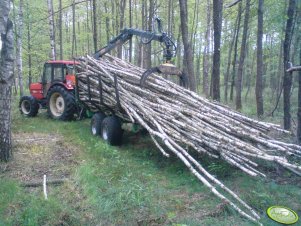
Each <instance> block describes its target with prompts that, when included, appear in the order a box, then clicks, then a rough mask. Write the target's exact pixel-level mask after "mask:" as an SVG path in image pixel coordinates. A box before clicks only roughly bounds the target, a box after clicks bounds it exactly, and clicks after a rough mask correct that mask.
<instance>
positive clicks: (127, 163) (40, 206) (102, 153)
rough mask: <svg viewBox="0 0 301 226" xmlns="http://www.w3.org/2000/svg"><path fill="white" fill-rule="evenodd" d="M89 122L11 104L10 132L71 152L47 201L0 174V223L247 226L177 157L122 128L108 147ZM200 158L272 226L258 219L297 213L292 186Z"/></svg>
mask: <svg viewBox="0 0 301 226" xmlns="http://www.w3.org/2000/svg"><path fill="white" fill-rule="evenodd" d="M89 123H90V122H89V120H83V121H73V122H59V121H55V120H51V119H49V118H47V116H46V113H45V112H44V113H40V114H39V115H38V117H36V118H24V117H22V116H21V115H19V113H18V111H17V109H16V107H15V108H14V113H13V125H12V128H13V133H14V134H17V135H21V134H23V133H24V134H33V133H35V134H41V135H43V134H44V135H45V134H52V135H53V136H56V137H57V136H58V137H61V139H62V141H57V142H63V143H64V145H63V147H64V148H68V147H69V148H70V150H73V149H74V148H75V149H78V150H79V151H76V152H72V153H73V155H74V156H73V157H72V158H74V161H75V162H76V164H75V165H72V166H70V167H71V174H70V175H69V177H70V182H67V183H65V184H63V185H61V186H57V187H55V186H53V187H50V188H49V200H47V201H46V200H44V199H43V194H42V191H41V188H33V189H28V188H23V187H22V186H21V182H20V180H19V179H18V178H10V177H9V176H8V174H7V173H6V172H3V173H1V174H0V203H1V204H0V225H246V226H247V225H254V224H253V223H251V222H249V221H247V220H246V219H244V218H241V217H240V216H239V215H238V214H237V213H236V212H235V211H233V210H232V209H231V208H228V207H223V208H220V200H219V199H217V198H215V196H213V195H212V194H211V193H210V192H209V190H208V189H207V188H206V187H205V186H204V185H202V184H201V183H200V182H198V181H197V180H196V178H195V177H194V176H193V175H191V174H190V173H189V171H188V169H186V167H185V166H184V165H183V164H182V163H181V162H180V161H179V160H178V159H176V158H173V157H171V158H169V159H166V158H164V157H162V155H161V153H160V152H159V151H158V150H157V149H156V147H155V146H154V145H153V144H152V142H151V140H150V138H149V137H148V136H138V135H135V134H130V133H126V134H125V139H124V143H125V144H124V145H123V146H122V147H111V146H108V145H107V144H105V143H104V142H103V141H102V140H101V139H99V138H97V137H92V136H91V134H90V129H89ZM45 145H47V144H46V143H45ZM24 147H25V146H24ZM36 148H39V146H38V145H36V146H35V149H36ZM40 148H43V147H42V146H41V145H40ZM53 148H54V147H53ZM47 150H49V151H51V148H49V149H47ZM22 151H23V152H30V150H26V149H25V150H22ZM61 151H64V150H63V149H62V150H61ZM34 152H35V153H36V152H38V150H34ZM16 153H17V151H16ZM17 157H18V155H15V159H14V160H13V161H12V164H13V163H14V161H16V160H17V159H16V158H17ZM201 162H202V163H203V165H204V166H205V167H206V168H207V169H208V170H209V171H210V172H211V173H212V174H213V175H216V177H217V178H218V179H220V180H222V181H223V182H224V183H225V184H226V185H227V186H229V187H230V188H231V189H233V190H234V191H235V192H237V193H238V194H239V195H240V196H241V197H242V198H243V199H244V200H245V201H246V202H247V203H249V204H250V205H251V206H253V207H254V208H255V209H256V210H257V211H258V212H259V213H260V215H261V216H262V222H263V223H264V224H265V225H279V224H277V223H274V222H273V221H271V220H270V219H269V218H267V217H266V214H265V211H266V209H267V208H268V207H269V206H271V205H285V206H288V207H290V208H292V209H294V210H295V211H297V212H298V213H299V215H300V214H301V204H300V201H299V200H301V190H300V187H299V186H297V185H294V184H279V183H277V182H275V180H271V179H270V180H263V179H254V178H250V177H249V176H246V175H245V174H243V173H241V172H240V171H238V170H236V169H234V168H232V167H231V166H229V165H227V164H225V163H224V162H213V161H211V160H210V159H208V158H206V157H202V159H201ZM1 164H2V165H3V163H0V166H1ZM62 164H64V163H62ZM24 167H26V165H25V166H24ZM0 169H1V167H0ZM51 170H56V168H55V169H51ZM219 208H220V209H219Z"/></svg>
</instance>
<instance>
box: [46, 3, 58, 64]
mask: <svg viewBox="0 0 301 226" xmlns="http://www.w3.org/2000/svg"><path fill="white" fill-rule="evenodd" d="M47 7H48V16H49V37H50V48H51V54H50V58H51V59H52V60H56V47H55V30H54V16H53V3H52V0H47Z"/></svg>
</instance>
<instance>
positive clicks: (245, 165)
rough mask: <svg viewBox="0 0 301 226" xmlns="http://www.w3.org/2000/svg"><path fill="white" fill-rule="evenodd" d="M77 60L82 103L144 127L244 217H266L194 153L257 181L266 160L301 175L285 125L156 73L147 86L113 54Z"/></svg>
mask: <svg viewBox="0 0 301 226" xmlns="http://www.w3.org/2000/svg"><path fill="white" fill-rule="evenodd" d="M77 60H78V62H79V63H80V64H79V65H78V69H79V73H78V74H77V79H78V80H77V81H78V90H79V98H80V100H81V101H82V102H84V103H85V104H86V105H88V106H89V107H90V109H92V110H94V111H97V110H99V109H100V110H103V111H106V110H108V109H110V110H111V111H112V112H114V113H115V114H116V115H117V116H119V117H121V118H123V119H124V120H126V121H131V122H133V123H139V124H140V125H141V126H142V127H144V128H145V129H146V130H147V131H148V132H149V134H150V136H151V138H152V140H153V142H154V143H155V145H156V146H157V147H158V150H160V151H161V152H162V154H163V155H164V156H166V157H168V156H169V155H170V154H172V155H175V156H177V157H178V158H179V159H180V160H182V161H183V163H184V164H185V165H186V166H187V167H188V169H189V170H190V171H191V172H192V173H193V174H194V175H195V176H196V177H197V178H198V179H199V180H200V181H201V182H202V183H203V184H204V185H206V186H207V187H208V188H209V189H210V190H211V191H212V193H214V194H215V195H216V196H218V197H219V198H221V199H222V200H223V201H225V202H226V203H228V204H229V205H231V206H232V207H233V208H234V209H235V210H237V211H238V212H239V213H240V214H241V215H243V216H244V217H246V218H248V219H250V220H252V221H254V222H259V221H258V220H259V219H260V216H259V215H258V214H257V213H256V212H255V211H254V210H253V208H252V207H251V206H249V205H248V204H247V203H245V202H244V201H243V200H241V199H240V198H239V197H238V196H237V195H236V194H235V193H234V192H233V191H232V190H230V189H229V188H228V187H226V186H225V185H224V184H223V183H222V182H221V181H219V180H218V179H216V178H215V177H214V176H213V175H211V174H210V173H209V172H208V171H207V170H206V169H205V168H204V167H203V166H202V165H201V163H200V161H197V160H196V159H195V157H193V156H195V154H193V152H197V153H199V154H205V155H208V156H210V157H211V158H213V159H223V160H224V161H226V162H227V163H229V164H231V165H232V166H235V167H237V168H238V169H240V170H242V171H243V172H245V173H246V174H248V175H250V176H254V177H255V176H261V177H266V175H265V174H264V172H262V171H260V169H261V166H263V165H264V164H266V162H273V163H275V164H278V165H281V166H283V167H285V168H286V169H288V170H290V171H292V172H294V173H296V174H298V175H299V176H300V174H301V165H300V158H301V147H300V146H298V145H295V144H290V143H285V142H283V141H280V140H279V137H282V136H286V135H287V134H289V132H288V131H285V130H282V129H281V128H280V126H278V125H275V124H271V123H267V122H260V121H257V120H254V119H251V118H248V117H246V116H244V115H242V114H240V113H238V112H235V111H233V110H231V109H229V108H228V107H225V106H222V105H220V104H219V103H215V102H212V101H209V100H207V99H205V98H203V97H201V96H199V95H197V94H196V93H194V92H191V91H189V90H187V89H184V88H183V87H180V86H179V85H177V84H175V83H173V82H171V81H168V80H166V79H164V78H163V77H162V76H160V75H156V74H153V75H151V76H150V77H149V78H148V79H147V81H146V84H145V86H144V87H141V86H140V78H141V75H142V73H143V72H144V71H145V70H144V69H142V68H139V67H137V66H134V65H132V64H130V63H127V62H125V61H123V60H120V59H118V58H115V57H112V56H109V55H108V56H106V57H104V58H102V59H100V60H95V59H94V58H91V57H89V56H87V57H82V58H79V59H77ZM272 136H273V137H275V136H278V139H275V138H272Z"/></svg>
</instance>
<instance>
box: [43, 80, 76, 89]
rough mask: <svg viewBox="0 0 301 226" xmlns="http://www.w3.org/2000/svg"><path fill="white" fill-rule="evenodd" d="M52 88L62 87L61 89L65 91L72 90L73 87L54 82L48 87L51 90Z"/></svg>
mask: <svg viewBox="0 0 301 226" xmlns="http://www.w3.org/2000/svg"><path fill="white" fill-rule="evenodd" d="M53 86H62V87H63V88H65V89H67V90H74V86H73V85H71V84H66V83H64V82H59V81H57V82H56V81H54V82H52V84H51V86H50V87H49V89H50V88H52V87H53Z"/></svg>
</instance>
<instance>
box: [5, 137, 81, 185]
mask: <svg viewBox="0 0 301 226" xmlns="http://www.w3.org/2000/svg"><path fill="white" fill-rule="evenodd" d="M13 141H14V144H13V159H12V161H10V162H9V163H6V164H2V165H1V166H0V167H1V168H0V172H2V173H1V176H6V177H9V178H12V179H16V180H17V181H19V182H21V183H30V182H36V181H42V180H43V176H44V175H46V176H47V180H51V179H55V180H56V179H66V178H69V176H70V174H71V172H72V169H73V168H74V167H75V166H76V165H77V164H78V160H77V156H78V153H79V149H78V148H77V147H75V146H72V145H70V144H69V143H66V142H65V141H64V139H63V137H61V136H59V135H57V134H40V133H17V134H13Z"/></svg>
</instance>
